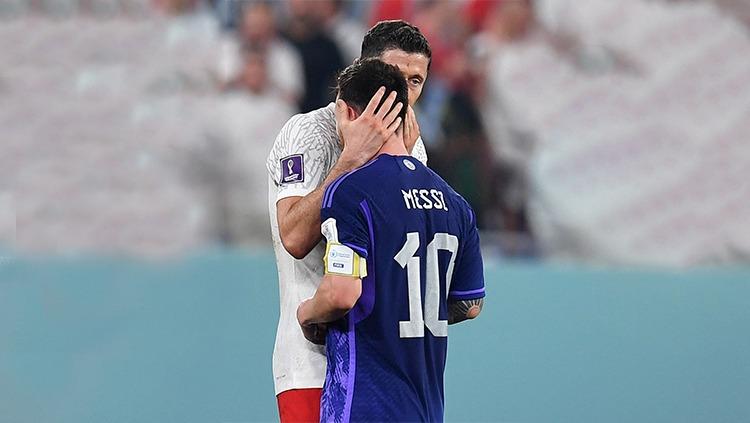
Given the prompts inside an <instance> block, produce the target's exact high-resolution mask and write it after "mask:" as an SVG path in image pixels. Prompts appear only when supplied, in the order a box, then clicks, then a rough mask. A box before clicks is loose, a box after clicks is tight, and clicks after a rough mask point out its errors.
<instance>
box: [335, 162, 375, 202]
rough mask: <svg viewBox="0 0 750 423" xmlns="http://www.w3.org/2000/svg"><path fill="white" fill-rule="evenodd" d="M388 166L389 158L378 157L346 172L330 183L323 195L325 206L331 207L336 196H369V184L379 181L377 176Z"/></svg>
mask: <svg viewBox="0 0 750 423" xmlns="http://www.w3.org/2000/svg"><path fill="white" fill-rule="evenodd" d="M384 166H387V160H385V159H384V158H376V159H373V160H372V161H370V162H368V163H367V164H365V165H363V166H361V167H358V168H357V169H354V170H352V171H350V172H348V173H345V174H343V175H341V176H339V177H338V178H336V179H335V180H334V181H333V182H331V183H330V184H329V185H328V188H326V192H325V195H324V196H323V207H324V208H325V207H331V206H332V205H333V201H334V198H335V199H336V200H337V201H338V199H340V198H346V199H347V200H351V199H353V198H360V199H363V198H365V197H366V196H367V191H368V185H369V184H371V183H377V181H378V178H377V177H376V176H382V169H383V167H384Z"/></svg>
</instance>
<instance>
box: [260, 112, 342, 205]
mask: <svg viewBox="0 0 750 423" xmlns="http://www.w3.org/2000/svg"><path fill="white" fill-rule="evenodd" d="M319 126H320V125H319V123H318V122H316V121H315V120H313V119H312V118H311V117H310V116H308V115H297V116H294V117H293V118H291V119H290V120H289V121H288V122H287V123H286V124H285V125H284V127H283V128H282V129H281V132H279V135H278V136H277V137H276V141H275V142H274V145H273V148H272V149H271V153H270V154H269V156H268V160H267V161H266V168H267V170H268V173H269V175H270V176H271V180H272V181H273V182H274V184H275V185H276V188H277V192H276V201H278V200H281V199H282V198H286V197H295V196H299V197H303V196H305V195H307V194H309V193H311V192H312V191H314V190H315V189H316V188H317V187H318V186H320V184H321V183H323V181H324V180H325V177H326V172H327V170H328V168H329V167H330V161H331V160H332V159H333V151H331V149H330V147H329V142H328V140H327V139H325V138H324V135H323V134H322V133H321V130H320V128H319Z"/></svg>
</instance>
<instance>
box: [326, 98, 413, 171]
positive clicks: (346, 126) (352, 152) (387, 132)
mask: <svg viewBox="0 0 750 423" xmlns="http://www.w3.org/2000/svg"><path fill="white" fill-rule="evenodd" d="M384 95H385V87H381V88H380V89H379V90H378V91H377V92H376V93H375V95H373V96H372V98H371V99H370V102H369V103H368V104H367V107H366V108H365V110H364V111H363V112H362V114H360V115H359V116H357V117H356V118H355V119H351V118H350V117H349V110H348V107H347V105H346V102H344V101H343V100H341V99H338V100H336V125H337V127H338V129H339V134H340V135H341V138H342V140H341V141H342V143H343V144H344V150H343V151H342V153H341V159H340V160H345V161H347V162H348V163H350V164H351V166H352V167H353V168H356V167H359V166H362V165H363V164H365V163H367V162H368V161H369V160H370V159H371V158H373V157H374V156H375V154H376V153H377V152H378V150H380V147H382V146H383V144H384V143H385V142H386V140H388V138H390V136H391V135H393V133H394V132H396V129H398V128H399V126H400V125H401V118H400V117H399V116H398V114H399V112H400V111H401V108H402V107H403V106H404V105H403V104H401V103H396V104H395V105H394V104H393V103H394V102H395V100H396V92H395V91H392V92H391V93H390V94H389V95H388V97H387V98H386V99H385V100H384V101H383V105H382V106H381V107H380V108H379V109H378V104H380V100H381V99H382V98H383V96H384ZM376 109H377V110H376Z"/></svg>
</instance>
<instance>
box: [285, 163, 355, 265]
mask: <svg viewBox="0 0 750 423" xmlns="http://www.w3.org/2000/svg"><path fill="white" fill-rule="evenodd" d="M354 168H356V165H355V164H354V163H353V162H352V161H351V160H348V159H347V158H345V157H342V158H340V159H339V160H338V161H337V162H336V164H335V165H334V166H333V168H332V169H331V172H330V173H329V174H328V176H327V177H326V179H325V180H324V181H323V183H322V184H321V185H320V186H319V187H318V188H316V189H315V190H314V191H312V192H310V193H309V194H307V195H305V196H304V197H302V198H300V199H299V201H297V202H296V203H294V205H292V206H291V207H290V208H289V209H288V210H286V211H285V212H283V213H279V215H278V218H279V219H278V220H279V232H280V235H281V241H282V243H283V244H284V248H286V250H287V251H288V252H289V254H291V255H292V256H294V257H296V258H303V257H305V256H306V255H307V254H308V253H309V252H310V251H311V250H312V249H313V248H315V246H316V245H317V244H318V242H320V239H321V234H320V207H321V203H322V202H323V195H324V194H325V190H326V188H328V185H330V184H331V182H333V181H334V180H336V178H338V177H339V176H341V175H343V174H344V173H346V172H349V171H351V170H353V169H354Z"/></svg>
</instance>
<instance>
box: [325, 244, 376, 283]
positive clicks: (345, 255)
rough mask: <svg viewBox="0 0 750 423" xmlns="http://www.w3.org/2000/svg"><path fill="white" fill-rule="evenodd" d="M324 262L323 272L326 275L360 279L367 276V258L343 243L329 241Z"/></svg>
mask: <svg viewBox="0 0 750 423" xmlns="http://www.w3.org/2000/svg"><path fill="white" fill-rule="evenodd" d="M323 263H324V264H325V266H324V271H323V273H324V274H326V275H341V276H353V277H355V278H360V279H362V278H364V277H365V276H367V260H365V259H364V258H362V257H360V256H359V254H357V253H356V252H355V251H354V250H352V249H351V248H349V247H347V246H346V245H343V244H337V243H330V242H329V243H328V245H327V246H326V255H325V256H324V257H323Z"/></svg>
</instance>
